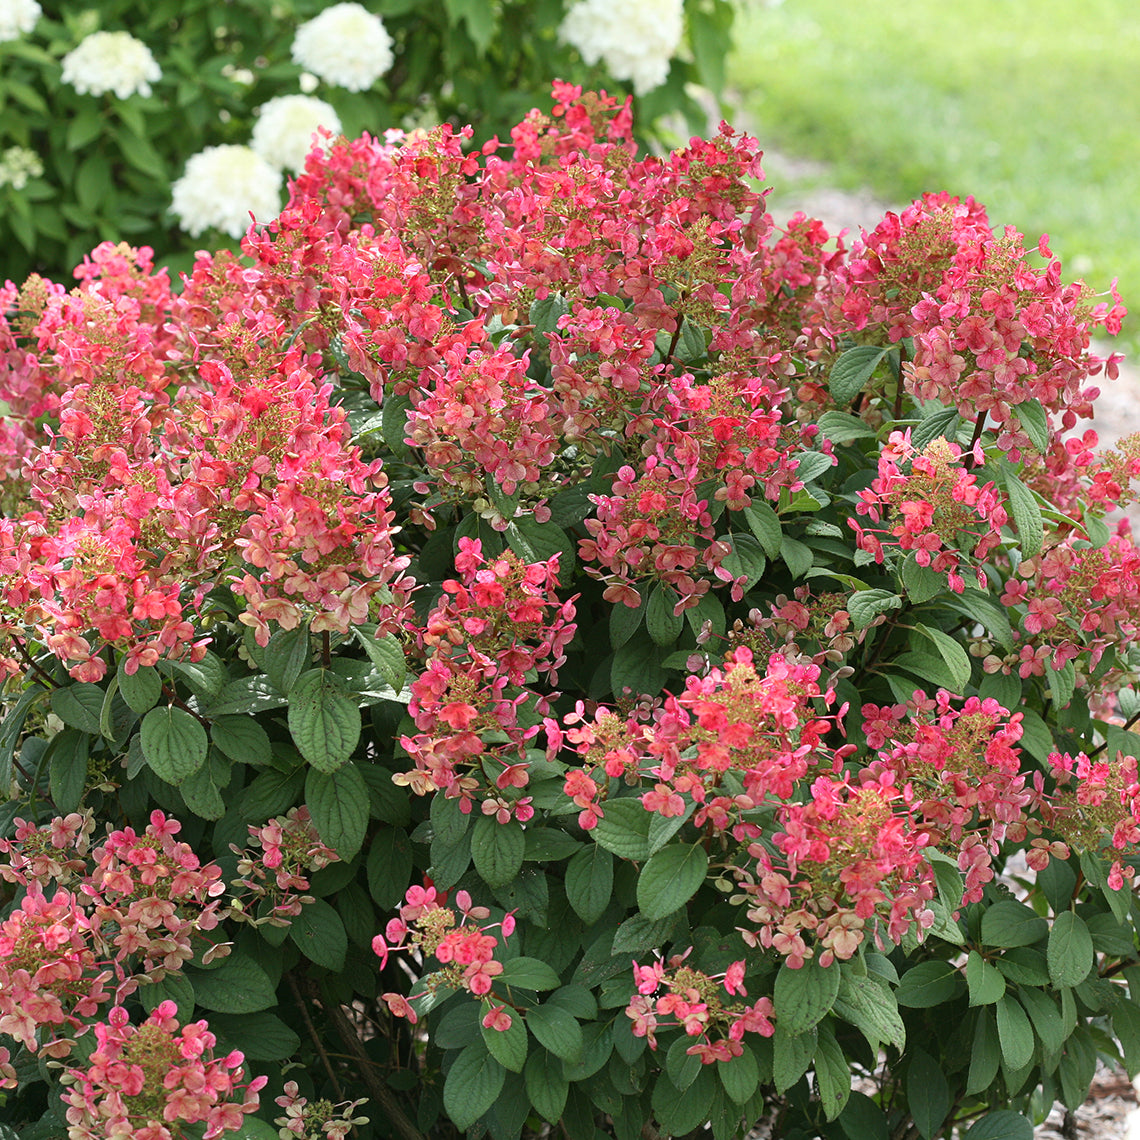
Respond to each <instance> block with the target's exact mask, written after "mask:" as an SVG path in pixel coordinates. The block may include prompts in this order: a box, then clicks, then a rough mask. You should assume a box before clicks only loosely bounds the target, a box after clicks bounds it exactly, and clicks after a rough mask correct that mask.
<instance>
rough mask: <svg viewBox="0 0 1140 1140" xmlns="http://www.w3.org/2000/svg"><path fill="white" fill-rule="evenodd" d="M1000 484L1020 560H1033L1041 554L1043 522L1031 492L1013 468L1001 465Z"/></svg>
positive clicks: (1043, 532) (1043, 531)
mask: <svg viewBox="0 0 1140 1140" xmlns="http://www.w3.org/2000/svg"><path fill="white" fill-rule="evenodd" d="M1001 482H1002V485H1003V486H1004V487H1005V493H1006V494H1007V495H1008V496H1009V513H1010V515H1011V517H1012V518H1013V525H1014V526H1015V527H1016V528H1017V536H1018V539H1019V540H1020V543H1021V556H1022V558H1034V557H1036V556H1037V555H1038V554H1040V553H1041V547H1042V545H1043V543H1044V541H1045V520H1044V519H1043V518H1042V517H1041V508H1040V507H1039V506H1038V505H1037V499H1036V498H1035V497H1034V494H1033V492H1032V491H1031V490H1030V489H1029V488H1028V487H1026V485H1025V484H1024V483H1023V482H1022V481H1021V480H1020V479H1018V477H1017V476H1016V475H1015V474H1014V471H1013V468H1012V467H1011V466H1010V465H1009V464H1008V463H1003V464H1002V468H1001Z"/></svg>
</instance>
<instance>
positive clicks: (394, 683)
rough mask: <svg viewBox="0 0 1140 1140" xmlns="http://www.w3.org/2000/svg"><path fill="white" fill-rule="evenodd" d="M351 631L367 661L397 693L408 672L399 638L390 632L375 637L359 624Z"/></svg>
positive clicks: (402, 685)
mask: <svg viewBox="0 0 1140 1140" xmlns="http://www.w3.org/2000/svg"><path fill="white" fill-rule="evenodd" d="M352 632H353V634H354V635H355V637H356V640H357V641H359V642H360V644H361V645H362V646H363V647H364V652H365V653H367V654H368V659H369V661H371V662H372V664H373V665H375V666H376V668H377V670H378V671H379V673H380V675H381V676H382V677H383V678H384V680H385V681H387V682H388V684H389V685H390V686H391V687H392V688H393V689H394V690H395V691H396V692H397V693H398V692H399V691H400V690H401V689H402V688H403V687H404V678H405V677H406V676H407V672H408V662H407V659H406V658H405V656H404V649H403V646H402V645H401V644H400V642H399V640H398V639H397V638H395V637H393V636H392V634H390V633H389V634H386V635H385V636H384V637H380V638H377V637H376V636H375V635H374V634H372V633H369V632H366V631H365V630H364V629H362V628H361V627H360V626H355V627H353V630H352Z"/></svg>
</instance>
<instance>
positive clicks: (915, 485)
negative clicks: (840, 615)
mask: <svg viewBox="0 0 1140 1140" xmlns="http://www.w3.org/2000/svg"><path fill="white" fill-rule="evenodd" d="M961 455H962V449H961V448H960V447H959V446H958V445H957V444H956V443H950V442H948V441H947V440H945V439H943V438H941V437H939V438H938V439H935V440H934V441H933V442H931V443H929V444H927V445H926V447H925V448H923V449H922V450H921V451H919V450H918V449H916V448H915V447H914V446H913V445H912V444H911V441H910V431H909V429H908V430H907V431H905V432H898V431H894V432H891V436H890V439H889V440H888V442H887V446H886V447H884V448H883V449H882V451H881V452H880V454H879V476H878V478H877V479H875V480H874V481H873V482H872V484H871V486H870V489H869V490H866V491H860V492H859V502H857V503H856V504H855V510H856V512H857V513H858V514H860V515H866V516H868V517H869V518H870V519H872V520H873V521H874V522H886V523H887V524H888V525H890V524H891V523H894V525H893V526H891V529H890V535H891V537H892V538H893V539H894V540H895V542H896V543H897V545H898V547H899V549H900V550H907V551H909V550H913V551H914V552H915V558H916V560H917V561H918V564H919V565H920V566H929V567H930V568H931V569H932V570H935V571H937V572H939V573H942V574H945V575H946V578H947V581H948V583H949V585H950V589H952V590H953V591H954V592H955V593H957V594H960V593H961V592H962V591H963V590H964V589H965V587H966V583H965V579H964V578H963V576H962V572H961V571H962V569H963V560H964V558H969V559H972V560H973V568H974V573H975V576H976V577H977V580H978V585H979V587H980V588H981V589H985V588H986V576H985V571H984V570H983V569H982V565H983V563H984V562H985V560H986V557H987V555H989V553H990V552H991V551H993V550H995V549H996V548H997V547H998V546H1000V545H1001V543H1002V541H1003V539H1002V535H1001V528H1002V527H1003V526H1005V525H1006V523H1007V522H1009V516H1008V515H1007V513H1006V510H1005V507H1004V506H1003V505H1002V500H1001V496H1000V495H999V494H998V492H997V489H996V487H995V485H994V484H993V483H992V482H991V483H986V484H985V485H984V486H979V485H978V480H977V477H976V476H975V475H973V474H972V473H971V472H970V471H969V470H967V468H966V467H965V466H964V465H963V464H961V463H960V462H959V460H960V458H961ZM975 458H980V452H979V453H978V454H977V455H975ZM900 464H904V465H905V464H909V467H910V469H909V471H904V470H903V469H902V467H900ZM849 521H850V524H851V527H852V528H853V529H854V531H855V533H856V535H857V536H858V539H857V541H858V545H859V549H860V550H865V551H867V552H868V553H869V554H873V555H874V556H875V561H876V562H882V561H883V542H884V541H888V542H889V541H890V540H889V539H886V538H885V536H884V535H883V533H882V532H881V531H875V530H864V529H863V527H861V526H860V525H859V524H858V523H857V522H855V520H854V519H851V520H849Z"/></svg>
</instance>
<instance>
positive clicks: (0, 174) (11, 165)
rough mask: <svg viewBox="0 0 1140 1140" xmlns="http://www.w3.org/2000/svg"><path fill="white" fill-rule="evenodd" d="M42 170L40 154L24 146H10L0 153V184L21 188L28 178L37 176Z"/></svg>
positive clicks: (25, 184)
mask: <svg viewBox="0 0 1140 1140" xmlns="http://www.w3.org/2000/svg"><path fill="white" fill-rule="evenodd" d="M43 172H44V164H43V162H42V161H41V160H40V156H39V155H38V154H36V152H35V151H34V150H28V148H27V147H26V146H10V147H8V149H7V150H5V151H4V153H3V154H0V186H11V187H12V189H13V190H23V188H24V187H25V186H27V184H28V179H29V178H39V176H40V175H41V174H43Z"/></svg>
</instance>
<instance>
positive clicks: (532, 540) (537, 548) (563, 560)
mask: <svg viewBox="0 0 1140 1140" xmlns="http://www.w3.org/2000/svg"><path fill="white" fill-rule="evenodd" d="M506 539H507V545H508V546H509V547H510V548H511V549H512V550H513V551H514V552H515V553H516V554H517V555H518V556H519V557H520V558H522V559H523V560H524V561H526V562H545V561H547V560H548V559H550V558H553V557H554V556H555V555H556V554H557V555H558V581H559V582H560V583H566V582H570V581H571V580H572V579H573V577H574V566H575V559H574V544H573V543H572V542H571V541H570V539H569V538H568V537H567V534H566V532H565V531H564V530H563V529H562V528H561V527H560V526H558V525H556V524H555V523H553V522H544V523H540V522H536V521H535V520H534V518H521V519H515V520H514V521H513V522H511V523H510V524H509V525H508V526H507V530H506Z"/></svg>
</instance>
